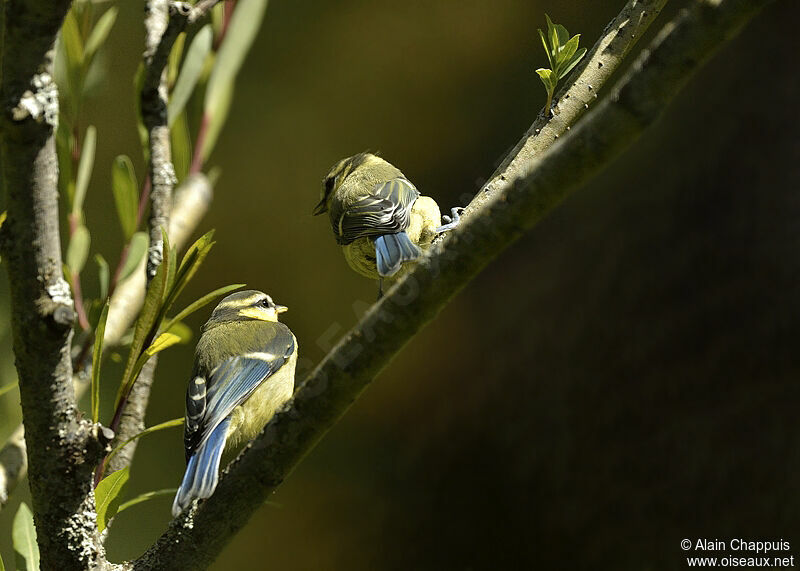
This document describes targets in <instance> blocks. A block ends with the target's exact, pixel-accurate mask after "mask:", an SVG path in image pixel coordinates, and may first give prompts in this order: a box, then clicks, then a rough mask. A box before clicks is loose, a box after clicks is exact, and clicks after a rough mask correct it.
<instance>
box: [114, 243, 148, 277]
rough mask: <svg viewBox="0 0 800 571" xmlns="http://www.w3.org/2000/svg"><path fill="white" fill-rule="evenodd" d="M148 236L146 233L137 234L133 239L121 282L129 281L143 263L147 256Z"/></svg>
mask: <svg viewBox="0 0 800 571" xmlns="http://www.w3.org/2000/svg"><path fill="white" fill-rule="evenodd" d="M149 242H150V241H149V240H148V238H147V234H146V233H144V232H135V233H134V234H133V236H132V237H131V243H130V245H129V246H128V257H127V258H126V259H125V264H124V265H123V266H122V270H121V271H120V274H119V281H124V280H126V279H128V278H129V277H130V276H131V275H133V272H135V271H136V268H138V267H139V264H140V263H141V262H142V259H143V258H144V256H145V254H147V246H148V244H149Z"/></svg>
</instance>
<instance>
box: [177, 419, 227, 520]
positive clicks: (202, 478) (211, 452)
mask: <svg viewBox="0 0 800 571" xmlns="http://www.w3.org/2000/svg"><path fill="white" fill-rule="evenodd" d="M230 422H231V421H230V419H229V418H226V419H225V420H223V421H222V422H220V423H219V425H218V426H217V427H216V428H215V429H214V430H213V432H212V433H211V434H210V435H209V436H208V439H207V440H206V441H205V442H204V443H203V444H202V445H200V447H199V448H198V449H197V450H195V453H194V454H192V456H191V458H189V463H188V464H187V465H186V472H185V473H184V474H183V481H182V482H181V487H180V488H178V493H177V494H175V501H174V502H173V503H172V515H173V516H176V517H177V515H178V514H179V513H181V512H182V511H183V510H184V509H186V508H187V507H188V506H189V504H191V503H192V500H194V499H195V498H208V497H210V496H211V494H213V493H214V490H215V489H216V487H217V482H218V481H219V462H220V459H221V458H222V451H223V450H224V449H225V436H226V433H227V432H228V425H229V424H230Z"/></svg>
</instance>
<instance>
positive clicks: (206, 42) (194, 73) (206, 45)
mask: <svg viewBox="0 0 800 571" xmlns="http://www.w3.org/2000/svg"><path fill="white" fill-rule="evenodd" d="M212 36H213V32H212V30H211V25H210V24H206V25H205V26H203V27H202V28H201V29H200V31H199V32H197V34H196V35H195V37H194V39H193V40H192V43H191V44H190V45H189V49H188V50H187V51H186V57H185V58H184V60H183V65H182V66H181V71H180V74H179V75H178V80H177V82H176V83H175V89H173V90H172V95H171V96H170V100H169V107H168V110H167V114H168V116H169V125H170V127H171V126H172V125H173V124H174V123H175V121H176V120H177V118H178V116H179V115H180V114H181V111H183V108H184V107H185V106H186V102H187V101H189V97H190V96H191V95H192V92H193V91H194V88H195V86H196V85H197V80H198V79H199V78H200V73H201V72H202V71H203V64H204V62H205V60H206V57H208V54H209V53H210V52H211V41H212V39H213V38H212Z"/></svg>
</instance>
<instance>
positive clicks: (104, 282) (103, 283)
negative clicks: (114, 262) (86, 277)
mask: <svg viewBox="0 0 800 571" xmlns="http://www.w3.org/2000/svg"><path fill="white" fill-rule="evenodd" d="M94 261H95V262H96V263H97V280H98V281H99V282H100V299H101V300H102V299H105V298H107V297H108V277H109V270H108V262H106V259H105V258H104V257H103V256H101V255H100V254H95V255H94Z"/></svg>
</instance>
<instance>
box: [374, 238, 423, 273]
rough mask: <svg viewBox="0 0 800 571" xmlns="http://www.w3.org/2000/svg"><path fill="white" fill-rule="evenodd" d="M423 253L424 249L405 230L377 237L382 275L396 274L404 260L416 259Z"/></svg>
mask: <svg viewBox="0 0 800 571" xmlns="http://www.w3.org/2000/svg"><path fill="white" fill-rule="evenodd" d="M421 255H422V250H420V249H419V247H418V246H417V245H416V244H414V242H412V241H411V238H409V237H408V234H406V233H405V232H398V233H397V234H384V235H383V236H378V237H377V238H376V239H375V257H376V260H377V266H378V274H380V275H381V276H382V277H386V276H391V275H394V274H395V273H397V270H399V269H400V265H401V264H402V263H403V262H408V261H411V260H416V259H417V258H419V257H420V256H421Z"/></svg>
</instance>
